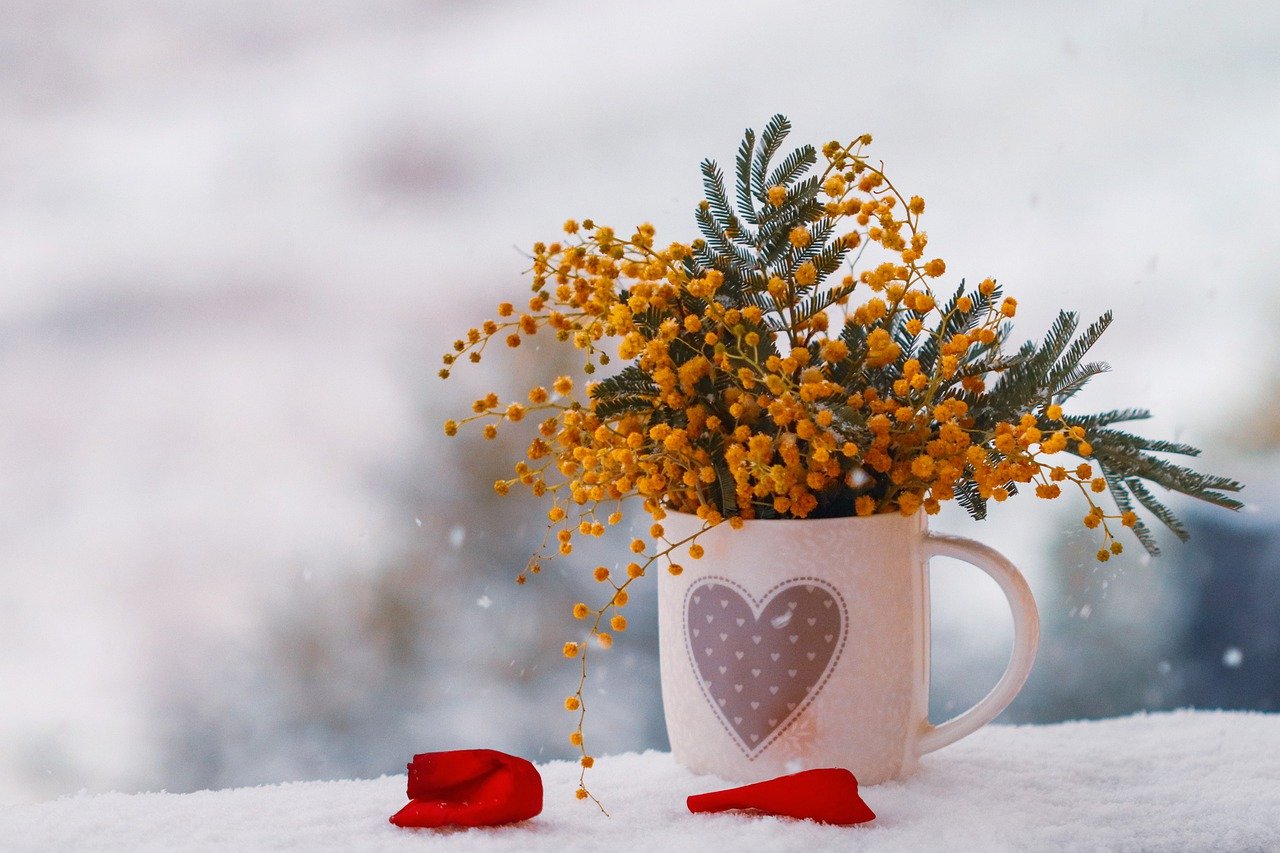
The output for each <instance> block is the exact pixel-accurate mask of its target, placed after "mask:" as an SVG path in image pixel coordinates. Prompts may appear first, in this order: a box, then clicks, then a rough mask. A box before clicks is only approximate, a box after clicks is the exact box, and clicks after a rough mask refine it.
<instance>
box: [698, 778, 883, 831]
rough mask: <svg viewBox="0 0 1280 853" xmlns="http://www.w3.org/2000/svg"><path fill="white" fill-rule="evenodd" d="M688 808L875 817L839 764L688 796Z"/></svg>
mask: <svg viewBox="0 0 1280 853" xmlns="http://www.w3.org/2000/svg"><path fill="white" fill-rule="evenodd" d="M688 806H689V811H691V812H694V813H695V814H696V813H699V812H723V811H729V810H731V809H752V810H755V811H759V812H764V813H766V814H771V815H778V816H779V817H794V818H801V819H804V820H815V821H818V822H819V823H834V824H839V825H842V826H849V825H852V824H855V823H865V822H866V821H869V820H874V819H875V816H876V815H875V812H873V811H871V809H870V808H868V807H867V804H866V803H864V802H863V801H862V798H861V797H859V796H858V780H857V779H856V778H855V777H854V775H853V774H852V773H850V772H849V771H848V770H845V769H844V768H840V767H828V768H824V769H821V770H805V771H804V772H802V773H793V774H791V775H790V776H779V777H778V778H777V779H770V780H769V781H767V782H756V783H755V784H753V785H743V786H742V787H741V788H728V789H726V790H723V791H711V792H710V793H706V794H695V795H694V796H692V797H689V800H688Z"/></svg>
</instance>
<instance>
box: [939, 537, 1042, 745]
mask: <svg viewBox="0 0 1280 853" xmlns="http://www.w3.org/2000/svg"><path fill="white" fill-rule="evenodd" d="M924 552H925V560H926V561H927V560H928V559H929V558H931V557H954V558H955V559H957V560H963V561H964V562H966V563H968V564H970V565H972V566H977V567H978V568H979V569H982V570H983V571H984V572H986V573H987V574H988V575H990V576H991V577H992V579H994V580H995V582H996V583H998V584H999V585H1000V589H1001V590H1002V591H1003V592H1004V594H1005V597H1006V598H1007V599H1009V607H1010V608H1011V609H1012V610H1013V654H1012V655H1011V656H1010V658H1009V665H1008V667H1006V668H1005V671H1004V675H1002V676H1000V680H999V681H998V682H996V686H995V687H993V688H991V692H990V693H988V694H987V695H986V696H984V697H983V698H982V700H981V701H980V702H978V704H976V705H974V706H973V707H972V708H970V709H969V710H967V711H965V712H964V713H963V714H960V715H959V716H957V717H953V718H951V719H950V720H947V721H946V722H945V723H942V724H941V725H937V726H935V725H933V724H931V723H930V722H929V721H928V720H927V719H926V720H925V723H924V731H923V732H922V733H921V735H920V742H919V743H920V754H921V755H924V754H925V753H926V752H933V751H934V750H935V749H941V748H942V747H944V746H946V745H947V744H951V743H955V742H956V741H958V740H960V738H962V737H965V736H966V735H971V734H973V733H974V732H976V731H977V730H978V729H980V728H982V727H983V726H985V725H986V724H987V723H989V722H991V721H992V720H993V719H995V717H996V715H998V714H999V713H1000V712H1001V711H1003V710H1004V709H1005V708H1006V707H1008V705H1009V703H1010V702H1012V701H1013V697H1014V696H1017V695H1018V691H1019V690H1021V689H1022V685H1023V684H1024V683H1025V682H1026V680H1027V676H1028V675H1030V674H1031V664H1032V663H1033V662H1034V661H1035V659H1036V648H1037V646H1039V645H1040V614H1039V611H1037V610H1036V600H1035V599H1034V598H1033V597H1032V596H1031V587H1029V586H1028V585H1027V581H1026V578H1024V577H1023V576H1022V573H1021V572H1019V571H1018V569H1017V567H1016V566H1014V565H1013V563H1011V562H1009V560H1008V559H1006V558H1005V557H1004V555H1002V554H1000V553H999V552H998V551H996V550H995V549H993V548H988V547H987V546H986V545H983V544H981V543H980V542H974V541H973V540H972V539H963V538H961V537H959V536H941V535H936V534H933V533H930V534H928V535H927V536H926V537H925V541H924Z"/></svg>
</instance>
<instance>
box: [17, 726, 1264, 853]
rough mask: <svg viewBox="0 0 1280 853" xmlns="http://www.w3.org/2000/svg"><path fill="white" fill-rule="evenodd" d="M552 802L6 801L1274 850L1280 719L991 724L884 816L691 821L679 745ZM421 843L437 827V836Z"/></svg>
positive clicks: (159, 823)
mask: <svg viewBox="0 0 1280 853" xmlns="http://www.w3.org/2000/svg"><path fill="white" fill-rule="evenodd" d="M540 771H541V773H542V776H543V783H544V788H545V800H544V808H543V812H542V814H541V815H539V816H538V817H536V818H534V819H533V820H531V821H527V822H525V823H522V824H518V825H515V826H511V827H503V828H496V829H479V830H458V829H453V830H403V829H397V828H395V827H393V826H391V825H390V824H388V823H387V817H388V815H390V814H391V813H392V812H394V811H396V810H397V809H398V808H399V807H400V806H401V805H403V802H404V799H405V797H404V784H405V779H404V777H403V776H384V777H382V778H380V779H373V780H368V781H345V782H297V783H290V784H285V785H275V786H266V787H260V788H241V789H236V790H224V791H202V792H200V793H194V794H181V795H178V794H162V793H161V794H137V795H133V796H126V795H123V794H107V795H99V796H79V797H68V798H64V799H61V800H58V801H56V802H52V803H45V804H41V805H30V806H14V807H10V808H8V809H2V810H0V846H2V847H3V848H4V849H6V850H11V851H15V853H17V851H28V850H29V851H42V853H43V851H58V850H68V851H70V850H102V851H109V850H120V851H130V853H133V851H150V850H178V849H180V850H307V851H313V850H421V849H423V847H424V845H427V846H429V847H430V849H432V850H466V851H481V850H528V851H535V850H536V851H543V850H546V851H557V853H563V851H577V850H582V851H594V850H602V849H608V850H615V851H626V850H734V849H737V850H771V851H773V850H776V851H792V850H794V851H809V850H834V849H841V850H845V849H848V850H867V851H880V850H884V851H889V850H901V851H912V853H919V851H928V850H939V851H952V850H990V851H1003V850H1010V851H1013V850H1147V851H1175V850H1178V851H1181V850H1267V849H1274V848H1275V845H1276V844H1277V843H1278V842H1280V717H1276V716H1273V715H1261V714H1230V713H1194V714H1193V713H1176V714H1161V715H1153V716H1136V717H1129V718H1121V719H1114V720H1105V721H1101V722H1089V723H1067V724H1060V725H1053V726H1019V727H1014V726H992V727H988V728H987V729H984V730H983V731H981V732H979V733H978V734H976V735H974V736H972V737H970V738H969V739H967V740H964V741H961V742H960V743H958V744H956V745H955V746H952V747H948V748H946V749H944V750H943V751H941V752H938V753H937V754H935V755H932V756H929V757H927V758H926V759H925V760H924V764H923V767H922V769H921V771H920V772H919V774H918V775H916V776H915V777H913V778H911V779H908V780H906V781H902V782H891V783H886V784H882V785H877V786H874V787H869V788H863V789H862V790H861V791H860V792H859V793H860V794H861V795H862V798H863V799H864V800H865V801H866V803H867V804H868V805H869V806H870V807H871V809H872V810H873V811H874V812H876V820H875V821H873V822H871V823H868V824H863V825H860V826H855V827H848V828H845V827H833V826H821V825H818V824H814V823H810V822H805V821H794V820H788V819H781V818H774V817H764V816H758V815H746V814H740V813H738V814H735V813H728V814H719V815H692V814H689V813H688V811H687V810H686V808H685V804H684V800H685V797H687V796H688V795H689V794H694V793H700V792H702V791H707V790H715V789H718V788H721V787H725V785H723V783H721V782H720V781H719V780H717V779H715V778H713V777H707V776H702V777H699V776H694V775H693V774H691V773H689V772H688V771H686V770H684V769H683V768H681V767H679V766H678V765H676V764H675V762H674V761H672V759H671V756H670V754H668V753H660V752H645V753H643V754H636V753H629V754H626V755H617V756H611V757H608V758H605V759H602V760H601V762H600V764H599V765H598V768H597V769H596V770H593V771H592V775H591V783H592V786H593V788H594V789H595V791H596V793H597V794H598V795H600V796H601V797H602V798H603V799H604V801H605V803H606V805H607V806H608V807H609V808H610V810H611V812H612V817H605V816H604V815H602V814H600V812H599V811H597V810H596V809H595V807H594V806H592V805H590V803H589V802H580V801H578V800H575V799H574V797H573V793H572V792H573V789H574V787H575V786H576V781H577V775H578V774H577V768H576V767H575V765H573V764H571V763H569V762H565V761H560V762H552V763H549V764H544V765H542V766H541V767H540ZM424 836H425V837H424Z"/></svg>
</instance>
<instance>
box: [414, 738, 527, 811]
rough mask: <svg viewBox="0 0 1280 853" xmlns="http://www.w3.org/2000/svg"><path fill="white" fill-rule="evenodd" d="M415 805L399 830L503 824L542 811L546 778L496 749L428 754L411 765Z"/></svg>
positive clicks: (519, 759)
mask: <svg viewBox="0 0 1280 853" xmlns="http://www.w3.org/2000/svg"><path fill="white" fill-rule="evenodd" d="M408 793H409V797H410V802H409V804H408V805H406V806H405V807H404V808H402V809H401V810H400V811H398V812H396V813H395V814H394V815H392V817H391V822H392V823H393V824H395V825H396V826H405V827H440V826H500V825H502V824H506V823H515V822H517V821H521V820H528V819H529V818H531V817H534V816H536V815H537V814H539V813H540V812H541V811H542V777H541V776H540V775H539V774H538V769H537V768H536V767H534V766H533V765H532V764H531V763H529V762H528V761H526V760H524V759H523V758H519V757H517V756H514V755H508V754H506V753H504V752H498V751H496V750H492V749H460V750H454V751H451V752H427V753H423V754H421V755H415V756H414V757H413V763H411V764H410V765H409V784H408Z"/></svg>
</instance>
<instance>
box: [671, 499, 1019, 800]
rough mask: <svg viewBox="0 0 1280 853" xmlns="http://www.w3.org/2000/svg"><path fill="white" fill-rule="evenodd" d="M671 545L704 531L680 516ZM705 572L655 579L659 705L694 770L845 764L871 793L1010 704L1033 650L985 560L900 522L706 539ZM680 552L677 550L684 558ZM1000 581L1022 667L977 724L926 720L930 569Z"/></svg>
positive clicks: (1015, 582)
mask: <svg viewBox="0 0 1280 853" xmlns="http://www.w3.org/2000/svg"><path fill="white" fill-rule="evenodd" d="M663 525H664V527H665V528H666V531H667V532H666V536H667V538H668V539H670V540H671V541H673V542H675V541H679V540H680V539H683V538H685V537H687V536H690V535H692V534H693V533H695V532H697V531H698V530H699V529H700V528H701V526H702V522H701V521H700V520H699V519H698V518H696V517H695V516H691V515H686V514H683V513H671V514H669V515H668V517H667V519H666V520H665V521H664V522H663ZM697 541H698V542H699V543H701V544H702V546H703V548H704V549H705V550H706V554H705V556H704V557H703V558H702V559H700V560H691V559H680V560H679V562H680V563H681V564H682V565H683V566H684V572H683V573H682V574H681V575H679V576H672V575H670V574H669V573H667V572H666V571H663V572H662V573H661V576H660V580H659V582H658V608H659V609H658V619H659V622H658V627H659V643H660V647H661V662H662V700H663V705H664V710H665V713H666V721H667V733H668V735H669V736H670V739H671V750H672V752H673V754H674V755H675V758H676V760H677V761H678V762H680V763H681V764H683V765H684V766H686V767H688V768H689V769H690V770H693V771H694V772H696V773H712V774H715V775H717V776H720V777H721V778H723V779H726V780H729V781H734V782H754V781H760V780H763V779H769V778H772V777H775V776H780V775H783V774H786V773H795V772H798V771H800V770H805V769H810V768H815V767H845V768H847V769H849V770H851V771H853V773H854V775H856V776H857V777H858V780H859V781H860V782H861V783H863V784H867V785H874V784H876V783H878V782H883V781H885V780H887V779H893V778H900V777H903V776H907V775H909V774H910V773H912V772H913V771H914V770H915V769H916V766H917V763H918V760H919V757H920V756H921V755H923V754H924V753H927V752H932V751H933V750H935V749H938V748H940V747H943V746H946V745H947V744H949V743H952V742H954V741H957V740H959V739H960V738H962V737H964V736H965V735H968V734H971V733H972V732H974V731H976V730H977V729H979V728H981V727H982V726H984V725H986V724H987V723H988V722H990V721H991V720H992V719H993V718H994V717H995V716H996V715H997V714H999V713H1000V712H1001V711H1002V710H1004V708H1005V707H1006V706H1007V705H1008V704H1009V702H1011V701H1012V700H1013V697H1014V696H1015V695H1017V693H1018V691H1019V690H1020V689H1021V688H1022V685H1023V683H1024V682H1025V681H1026V679H1027V675H1028V674H1029V673H1030V671H1031V664H1032V661H1033V660H1034V659H1035V653H1036V646H1037V644H1038V642H1039V635H1040V620H1039V616H1038V614H1037V611H1036V605H1035V600H1034V599H1033V598H1032V596H1031V590H1030V588H1029V587H1028V586H1027V582H1026V580H1025V579H1024V578H1023V577H1022V575H1021V573H1019V572H1018V570H1017V569H1016V568H1015V567H1014V566H1013V564H1012V563H1010V562H1009V561H1008V560H1007V559H1005V558H1004V557H1002V556H1001V555H1000V554H998V553H996V552H995V551H994V550H992V549H991V548H988V547H987V546H985V545H981V544H979V543H977V542H973V541H971V540H968V539H961V538H957V537H953V536H939V535H934V534H930V533H929V532H928V527H927V524H926V520H925V515H924V513H918V514H916V515H913V516H909V517H904V516H901V515H876V516H871V517H868V518H831V519H814V520H804V521H797V520H781V521H760V520H753V521H748V522H746V523H745V525H744V526H743V528H742V529H740V530H733V529H730V527H729V525H727V524H724V525H721V526H719V527H716V528H714V529H712V530H709V531H707V532H706V533H704V534H703V535H702V536H700V537H699V539H698V540H697ZM681 550H683V549H681ZM935 556H945V557H954V558H956V559H959V560H963V561H965V562H967V563H971V564H972V565H974V566H977V567H978V568H980V569H982V570H983V571H984V572H986V573H987V574H988V575H990V576H991V577H992V578H994V579H995V581H996V583H998V584H999V585H1000V588H1001V589H1002V590H1003V591H1004V593H1005V595H1006V596H1007V597H1008V599H1009V605H1010V607H1011V608H1012V609H1013V628H1014V638H1013V655H1012V657H1011V659H1010V661H1009V666H1008V668H1007V669H1006V670H1005V673H1004V675H1003V677H1001V679H1000V681H999V682H998V683H997V684H996V686H995V687H994V688H993V689H992V690H991V692H990V693H989V694H987V696H986V697H985V698H984V699H982V701H980V702H979V703H978V704H977V705H975V706H973V707H972V708H970V709H969V710H968V711H966V712H964V713H963V714H960V715H959V716H958V717H955V718H954V719H952V720H949V721H947V722H945V723H943V724H941V725H938V726H934V725H932V724H930V723H929V719H928V707H929V573H928V571H929V570H928V561H929V558H930V557H935Z"/></svg>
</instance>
